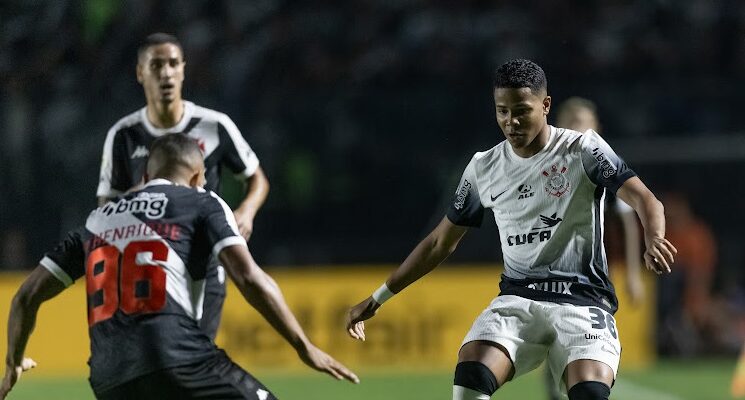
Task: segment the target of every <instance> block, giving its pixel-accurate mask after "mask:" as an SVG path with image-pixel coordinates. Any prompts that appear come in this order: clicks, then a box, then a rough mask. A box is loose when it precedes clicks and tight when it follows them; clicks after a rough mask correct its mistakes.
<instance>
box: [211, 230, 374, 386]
mask: <svg viewBox="0 0 745 400" xmlns="http://www.w3.org/2000/svg"><path fill="white" fill-rule="evenodd" d="M219 257H220V261H221V262H222V264H223V265H224V266H225V269H226V270H227V271H228V274H229V275H230V277H231V279H233V282H235V284H236V286H237V287H238V289H239V290H240V291H241V294H243V297H244V298H245V299H246V300H247V301H248V303H249V304H251V306H253V307H254V308H255V309H256V310H257V311H259V313H260V314H261V315H262V316H263V317H264V318H265V319H266V320H267V322H269V324H270V325H272V327H273V328H274V329H275V330H276V331H277V332H279V334H280V335H282V337H284V338H285V339H286V340H287V341H288V342H289V343H290V344H291V345H292V347H294V348H295V350H296V351H297V353H298V356H300V359H302V360H303V362H305V363H306V364H307V365H308V366H310V367H311V368H313V369H315V370H318V371H321V372H325V373H327V374H329V375H331V376H333V377H334V378H336V379H339V380H341V379H346V380H348V381H351V382H354V383H359V379H358V378H357V375H355V374H354V373H353V372H352V371H350V370H349V369H348V368H347V367H345V366H344V365H342V364H341V363H340V362H338V361H336V360H335V359H334V358H332V357H331V356H330V355H328V354H326V353H325V352H323V351H322V350H320V349H319V348H317V347H316V346H315V345H314V344H313V343H311V341H310V340H309V339H308V338H307V337H306V336H305V332H303V328H301V327H300V324H299V323H298V322H297V320H296V319H295V316H294V315H293V314H292V312H291V311H290V308H289V307H288V306H287V303H286V302H285V299H284V296H282V292H281V291H280V289H279V286H278V285H277V283H276V282H275V281H274V279H272V278H271V277H270V276H269V275H267V274H266V273H265V272H264V271H263V270H262V269H261V268H260V267H259V266H258V265H257V264H256V261H254V259H253V257H251V253H249V252H248V249H246V247H245V246H238V245H236V246H229V247H226V248H224V249H223V250H222V251H221V252H220V256H219Z"/></svg>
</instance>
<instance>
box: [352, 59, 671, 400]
mask: <svg viewBox="0 0 745 400" xmlns="http://www.w3.org/2000/svg"><path fill="white" fill-rule="evenodd" d="M494 78H495V79H494V87H493V89H494V92H493V93H494V102H495V108H496V119H497V123H498V125H499V127H500V128H501V130H502V132H503V133H504V135H505V137H506V139H507V140H505V141H503V142H501V143H499V144H497V145H496V146H495V147H493V148H492V149H490V150H487V151H484V152H479V153H476V154H475V155H474V156H473V158H472V159H471V161H470V162H469V164H468V166H467V167H466V169H465V172H464V173H463V177H462V178H461V181H460V184H459V186H458V189H457V190H456V192H455V198H454V200H453V203H452V205H451V206H450V208H449V210H448V212H447V214H446V216H445V217H444V218H443V219H442V221H441V222H440V223H439V225H438V226H437V227H436V228H435V229H434V230H433V231H432V233H430V234H429V235H428V236H427V237H426V238H425V239H424V240H423V241H422V242H421V243H419V245H418V246H416V248H415V249H414V250H413V251H412V252H411V254H410V255H409V256H408V257H407V258H406V260H404V262H403V263H402V264H401V266H400V267H399V268H398V269H396V270H395V271H394V272H393V273H392V274H391V275H390V277H389V278H388V280H387V281H386V282H385V283H384V284H383V285H381V287H380V288H379V289H378V290H376V291H375V292H374V293H373V295H372V296H370V297H368V298H367V299H365V300H363V301H362V302H360V303H359V304H357V305H356V306H354V307H352V308H351V309H350V310H349V314H348V316H347V330H348V332H349V334H350V335H351V336H352V337H353V338H357V339H364V337H365V332H364V322H363V321H365V320H367V319H369V318H371V317H373V316H374V315H375V314H376V313H377V312H378V309H379V308H380V307H381V305H382V304H383V303H384V302H385V301H386V300H388V299H389V298H390V297H392V296H393V295H394V294H397V293H399V292H401V290H403V289H404V288H406V287H407V286H408V285H410V284H411V283H413V282H414V281H416V280H417V279H419V278H421V277H422V276H424V275H426V274H427V273H429V272H430V271H432V270H433V269H434V268H435V267H437V266H438V265H439V264H440V263H441V262H442V261H444V260H445V259H446V258H447V256H448V255H450V254H451V253H452V252H453V251H454V250H455V248H456V247H457V245H458V242H459V241H460V240H461V238H462V237H463V235H465V233H466V231H467V230H468V228H469V227H476V226H479V225H480V224H481V222H482V219H483V215H484V212H485V210H486V209H490V210H491V211H492V214H493V216H494V220H495V221H496V223H497V226H498V228H499V235H500V238H499V239H500V243H501V246H502V253H503V255H504V267H505V270H504V273H503V274H502V278H501V282H500V285H499V286H500V294H499V296H497V297H496V298H495V299H494V300H493V301H492V303H491V304H490V305H489V306H488V307H487V308H486V310H484V312H483V313H482V314H481V315H480V316H479V317H478V318H477V319H476V321H475V322H474V324H473V326H472V328H471V330H470V331H469V332H468V334H467V335H466V337H465V339H464V341H463V345H462V347H461V348H460V351H459V354H458V363H457V365H456V367H455V378H454V384H453V399H454V400H464V399H469V400H471V399H479V400H484V399H489V398H490V397H491V395H492V394H493V393H494V392H495V391H496V390H497V389H498V388H499V387H500V386H501V385H504V384H505V383H507V382H508V381H509V380H511V379H513V378H514V377H518V376H520V375H523V374H525V373H527V372H529V371H531V370H533V369H535V368H537V367H538V366H539V365H540V364H541V363H543V361H544V360H547V361H548V365H549V368H550V369H551V372H552V374H553V376H554V379H555V380H556V381H557V383H559V382H560V383H561V384H562V385H563V386H564V387H565V388H566V389H567V391H568V395H569V398H570V399H571V400H585V399H608V396H609V395H610V388H611V386H612V385H613V382H614V380H615V377H616V373H617V371H618V363H619V360H620V353H621V345H620V341H619V339H618V331H617V330H616V325H615V319H614V318H613V314H614V313H615V311H616V309H617V299H616V296H615V292H614V288H613V285H612V283H611V282H610V280H609V274H608V264H607V260H606V257H605V250H604V248H603V242H602V237H603V205H604V201H603V198H604V196H605V192H606V190H609V191H611V192H615V193H617V195H618V196H619V197H620V198H621V199H622V200H624V201H625V202H626V203H628V204H629V205H631V206H632V207H633V208H634V209H635V210H636V212H637V213H638V214H639V217H640V219H641V222H642V225H643V227H644V239H645V243H646V251H645V252H644V261H645V263H646V266H647V268H649V269H651V270H653V271H655V272H656V273H658V274H661V273H668V272H670V265H671V264H672V262H673V258H674V254H675V253H676V250H675V248H674V247H673V246H672V244H670V242H669V241H667V240H666V239H665V216H664V212H663V207H662V203H660V202H659V201H658V200H657V199H656V198H655V196H654V195H653V194H652V192H650V191H649V189H648V188H647V187H646V186H645V185H644V183H642V181H641V180H640V179H639V178H638V177H637V176H636V174H635V173H634V172H633V171H632V170H631V169H630V168H629V167H628V166H627V165H626V163H625V162H624V161H623V160H622V159H621V158H620V157H619V156H618V155H616V153H615V152H614V151H613V149H611V148H610V146H608V144H607V143H605V141H604V140H603V139H602V138H601V137H600V136H599V135H597V134H596V133H594V132H592V131H589V132H587V133H584V134H581V133H579V132H575V131H571V130H567V129H563V128H556V127H553V126H550V125H548V122H547V115H548V113H549V110H550V108H551V97H550V96H548V89H547V83H546V76H545V74H544V72H543V70H542V69H541V67H539V66H538V65H536V64H535V63H533V62H532V61H528V60H512V61H509V62H507V63H505V64H503V65H501V66H500V67H499V68H497V70H496V71H495V76H494Z"/></svg>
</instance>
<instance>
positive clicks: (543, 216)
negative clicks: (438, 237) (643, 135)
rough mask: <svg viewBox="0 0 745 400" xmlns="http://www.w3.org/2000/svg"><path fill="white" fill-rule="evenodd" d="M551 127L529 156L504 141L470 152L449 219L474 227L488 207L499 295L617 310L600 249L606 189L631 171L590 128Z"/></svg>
mask: <svg viewBox="0 0 745 400" xmlns="http://www.w3.org/2000/svg"><path fill="white" fill-rule="evenodd" d="M549 128H550V131H551V133H550V137H549V140H548V143H547V144H546V146H545V147H544V148H543V149H542V150H541V151H539V152H538V153H537V154H535V155H534V156H532V157H529V158H522V157H520V156H518V155H517V154H515V152H514V151H513V149H512V146H511V145H510V144H509V143H508V142H506V141H503V142H501V143H499V144H498V145H496V146H495V147H493V148H492V149H490V150H488V151H484V152H479V153H476V154H475V155H474V156H473V158H472V159H471V162H470V163H469V164H468V166H467V167H466V170H465V172H464V173H463V177H462V178H461V182H460V185H459V186H458V190H457V191H456V193H455V200H454V201H453V204H452V205H451V207H450V209H449V210H448V214H447V215H448V218H449V219H450V221H451V222H453V223H454V224H457V225H464V226H479V225H480V224H481V220H482V219H483V212H484V209H486V208H488V209H491V211H492V213H493V215H494V220H495V221H496V223H497V227H498V228H499V235H500V242H501V246H502V253H503V255H504V267H505V271H504V274H503V276H502V282H501V283H500V288H501V293H502V294H515V295H519V296H523V297H528V298H532V299H535V300H547V301H555V302H570V303H575V304H581V305H597V306H601V307H603V308H605V309H606V310H608V311H609V312H615V310H616V308H617V300H616V297H615V292H614V289H613V285H612V284H611V282H610V280H609V278H608V263H607V260H606V256H605V249H604V246H603V208H604V196H605V189H609V190H611V191H612V192H614V193H615V191H616V190H618V188H619V187H620V186H621V185H622V184H623V183H624V182H625V181H626V180H627V179H629V178H631V177H633V176H635V173H634V172H633V171H632V170H631V169H630V168H629V167H628V166H627V165H626V163H625V162H624V161H623V160H622V159H621V158H620V157H618V156H617V155H616V153H615V152H614V151H613V150H612V149H611V148H610V146H609V145H608V144H607V143H606V142H605V141H604V140H603V139H602V138H601V137H600V135H598V134H597V133H596V132H594V131H592V130H589V131H587V132H586V133H584V134H582V133H580V132H576V131H572V130H568V129H563V128H555V127H553V126H550V127H549Z"/></svg>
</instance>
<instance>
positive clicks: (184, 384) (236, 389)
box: [95, 350, 277, 400]
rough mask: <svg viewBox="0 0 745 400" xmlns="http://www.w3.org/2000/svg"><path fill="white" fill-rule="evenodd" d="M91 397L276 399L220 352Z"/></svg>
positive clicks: (101, 399) (125, 399)
mask: <svg viewBox="0 0 745 400" xmlns="http://www.w3.org/2000/svg"><path fill="white" fill-rule="evenodd" d="M95 394H96V398H97V399H99V400H133V399H138V400H171V399H173V400H182V399H184V400H185V399H194V400H197V399H199V400H201V399H214V400H218V399H219V400H232V399H235V400H239V399H240V400H244V399H246V400H276V399H277V398H276V397H275V396H274V395H273V394H272V393H271V392H270V391H269V389H267V388H266V386H264V385H263V384H262V383H261V382H259V381H258V379H256V378H254V377H253V376H252V375H251V374H249V373H248V372H246V371H245V370H244V369H243V368H241V367H240V366H238V365H237V364H235V363H234V362H233V361H231V360H230V358H229V357H228V356H227V355H226V354H225V352H223V351H222V350H220V351H219V352H218V353H217V354H216V355H215V356H214V357H212V358H211V359H209V360H207V361H206V362H202V363H198V364H193V365H187V366H180V367H174V368H168V369H164V370H160V371H155V372H152V373H150V374H147V375H143V376H140V377H138V378H135V379H133V380H131V381H129V382H126V383H123V384H121V385H118V386H115V387H113V388H111V389H108V390H106V391H104V392H100V393H95Z"/></svg>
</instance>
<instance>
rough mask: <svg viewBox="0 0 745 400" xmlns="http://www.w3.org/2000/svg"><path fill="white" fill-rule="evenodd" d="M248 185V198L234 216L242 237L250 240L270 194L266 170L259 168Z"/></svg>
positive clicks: (248, 180)
mask: <svg viewBox="0 0 745 400" xmlns="http://www.w3.org/2000/svg"><path fill="white" fill-rule="evenodd" d="M246 183H247V185H248V190H247V192H246V198H245V199H244V200H243V202H242V203H241V205H240V206H239V207H238V208H237V209H236V210H235V212H234V214H235V220H236V222H237V223H238V230H239V231H240V233H241V236H243V238H244V239H246V240H248V239H249V238H250V237H251V233H253V226H254V218H255V217H256V213H258V212H259V209H260V208H261V206H263V205H264V202H265V201H266V196H267V195H268V194H269V180H268V179H267V178H266V175H265V174H264V170H263V169H261V167H257V168H256V172H254V174H253V175H252V176H251V177H250V178H248V179H247V181H246Z"/></svg>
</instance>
